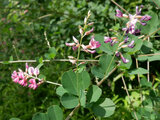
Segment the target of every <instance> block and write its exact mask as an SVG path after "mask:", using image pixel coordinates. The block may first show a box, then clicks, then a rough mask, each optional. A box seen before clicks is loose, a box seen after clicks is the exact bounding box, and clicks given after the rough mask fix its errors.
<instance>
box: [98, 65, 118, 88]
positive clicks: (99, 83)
mask: <svg viewBox="0 0 160 120" xmlns="http://www.w3.org/2000/svg"><path fill="white" fill-rule="evenodd" d="M120 64H121V63H119V64H118V65H117V66H116V67H115V68H113V69H112V71H111V72H110V73H109V74H108V75H106V76H105V77H104V78H103V79H102V80H101V81H100V82H98V83H97V85H98V86H100V85H101V84H102V83H103V82H104V81H105V80H106V78H107V77H108V76H110V75H111V74H112V73H113V72H114V71H115V70H116V69H117V68H118V66H120Z"/></svg>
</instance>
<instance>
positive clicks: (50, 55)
mask: <svg viewBox="0 0 160 120" xmlns="http://www.w3.org/2000/svg"><path fill="white" fill-rule="evenodd" d="M44 56H45V57H46V58H47V59H53V58H54V57H55V56H56V49H55V48H54V47H51V48H49V50H48V53H46V54H45V55H44Z"/></svg>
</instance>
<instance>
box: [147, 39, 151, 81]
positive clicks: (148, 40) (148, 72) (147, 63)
mask: <svg viewBox="0 0 160 120" xmlns="http://www.w3.org/2000/svg"><path fill="white" fill-rule="evenodd" d="M149 41H150V38H149V37H148V42H149ZM147 70H148V71H149V61H147ZM149 78H150V76H149V72H148V73H147V80H148V82H149V81H150V79H149Z"/></svg>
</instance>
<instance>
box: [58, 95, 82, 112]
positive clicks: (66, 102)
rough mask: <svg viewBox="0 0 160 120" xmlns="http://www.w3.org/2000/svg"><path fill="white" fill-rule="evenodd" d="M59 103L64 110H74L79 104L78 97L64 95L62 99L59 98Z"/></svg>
mask: <svg viewBox="0 0 160 120" xmlns="http://www.w3.org/2000/svg"><path fill="white" fill-rule="evenodd" d="M61 103H62V105H63V106H64V107H65V108H68V109H71V108H74V107H76V106H77V105H78V103H79V99H78V97H76V96H74V95H71V94H68V93H65V94H64V95H63V96H62V97H61Z"/></svg>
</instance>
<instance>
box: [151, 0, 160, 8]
mask: <svg viewBox="0 0 160 120" xmlns="http://www.w3.org/2000/svg"><path fill="white" fill-rule="evenodd" d="M152 1H153V2H154V4H155V5H156V6H157V7H158V9H160V7H159V5H158V4H157V3H156V2H155V1H154V0H152Z"/></svg>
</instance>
